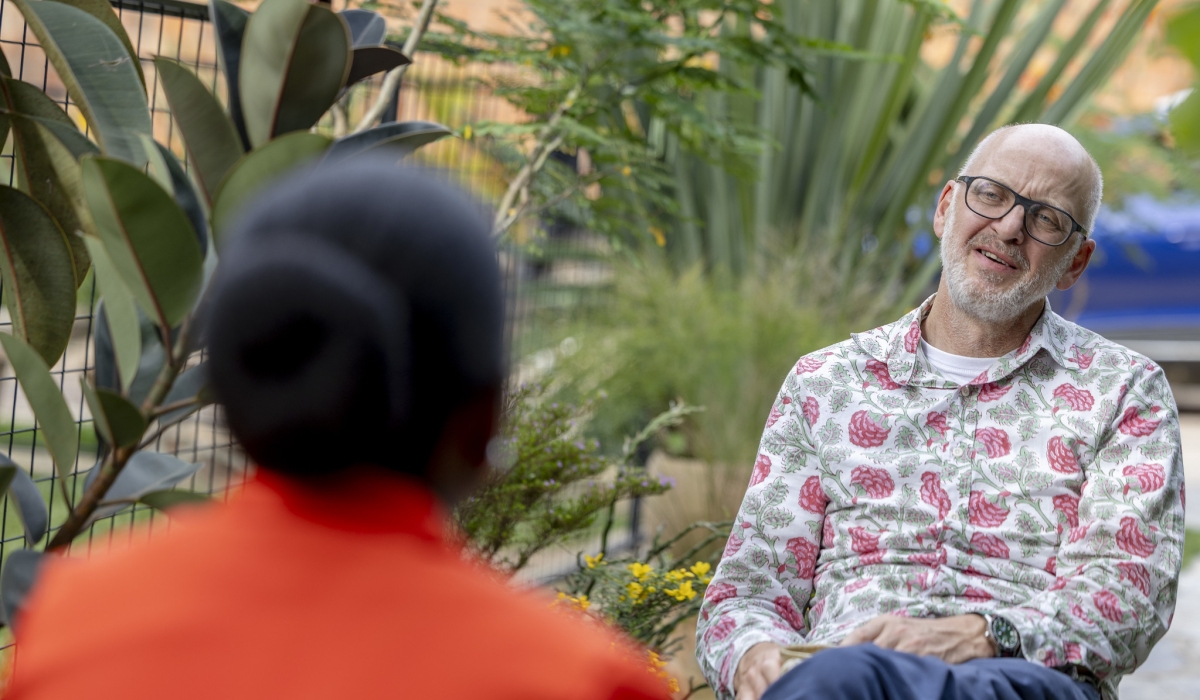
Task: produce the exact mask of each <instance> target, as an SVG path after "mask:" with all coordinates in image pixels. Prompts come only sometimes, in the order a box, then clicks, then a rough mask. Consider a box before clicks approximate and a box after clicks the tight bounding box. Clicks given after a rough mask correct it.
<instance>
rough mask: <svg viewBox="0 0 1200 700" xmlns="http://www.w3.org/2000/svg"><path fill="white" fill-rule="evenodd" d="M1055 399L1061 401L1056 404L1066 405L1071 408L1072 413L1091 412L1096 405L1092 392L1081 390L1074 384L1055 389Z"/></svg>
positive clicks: (1059, 386) (1060, 385) (1061, 385)
mask: <svg viewBox="0 0 1200 700" xmlns="http://www.w3.org/2000/svg"><path fill="white" fill-rule="evenodd" d="M1054 398H1056V399H1059V400H1060V401H1055V404H1057V405H1059V406H1061V405H1063V404H1066V405H1067V406H1070V407H1071V410H1072V411H1090V410H1092V406H1093V405H1094V404H1095V403H1096V399H1095V398H1094V397H1093V396H1092V392H1090V391H1088V390H1087V389H1080V388H1078V387H1076V386H1075V385H1073V384H1059V385H1058V386H1057V387H1055V389H1054Z"/></svg>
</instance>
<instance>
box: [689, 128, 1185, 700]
mask: <svg viewBox="0 0 1200 700" xmlns="http://www.w3.org/2000/svg"><path fill="white" fill-rule="evenodd" d="M1102 188H1103V184H1102V178H1101V174H1100V170H1099V168H1098V167H1097V166H1096V163H1095V161H1094V160H1093V159H1092V158H1091V157H1090V156H1089V155H1088V153H1087V152H1086V151H1085V150H1084V148H1083V147H1082V146H1081V145H1080V144H1079V143H1078V142H1077V141H1076V140H1075V139H1074V138H1072V137H1071V136H1070V135H1069V134H1067V133H1066V132H1065V131H1062V130H1061V129H1058V128H1056V127H1052V126H1046V125H1037V124H1029V125H1021V126H1012V127H1007V128H1004V129H1001V130H998V131H996V132H994V133H992V134H991V135H989V136H988V137H987V138H986V139H984V141H983V142H982V143H981V144H980V145H979V147H978V148H977V149H976V150H975V152H974V153H973V154H972V155H971V157H970V158H969V159H968V161H967V163H966V165H964V166H963V169H962V171H961V172H960V173H959V175H958V177H956V178H955V179H953V180H951V181H949V182H947V183H946V184H945V186H944V187H943V188H942V191H941V194H940V196H939V199H938V205H937V209H936V212H935V214H934V223H933V228H934V232H935V233H936V234H937V237H938V238H939V239H940V240H941V256H942V265H943V274H942V278H941V282H940V284H939V286H938V291H937V293H936V294H935V295H934V296H932V297H930V298H929V299H928V300H926V301H925V302H924V303H923V304H921V306H920V307H919V308H917V309H915V310H914V311H912V312H910V313H909V314H907V315H905V316H904V317H903V318H901V319H900V320H898V321H896V322H894V323H891V324H888V325H885V326H881V327H879V328H876V329H874V330H871V331H867V332H865V333H858V334H855V335H853V336H852V337H851V338H850V339H849V340H847V341H844V342H841V343H838V344H837V345H833V346H830V347H828V348H825V349H823V350H820V351H817V352H814V353H812V354H810V355H807V356H805V357H802V358H801V359H800V361H799V362H798V363H797V364H796V366H795V368H794V369H793V370H792V371H791V372H789V373H788V376H787V379H786V381H785V382H784V384H783V388H782V389H781V390H780V392H779V396H778V398H777V399H776V401H775V404H774V406H773V407H772V409H771V413H770V416H769V417H768V419H767V426H766V430H765V432H764V434H763V438H762V443H761V447H760V450H759V455H758V457H757V460H756V462H755V465H754V469H753V473H752V475H751V478H750V486H749V488H748V490H747V491H746V496H745V500H744V501H743V504H742V508H741V511H740V512H739V514H738V516H737V520H736V522H735V525H734V528H733V533H732V535H731V536H730V539H729V543H728V545H727V546H726V549H725V555H724V558H723V559H722V561H721V564H720V566H719V567H718V569H717V572H716V576H715V578H714V579H713V581H712V584H711V585H710V586H709V588H708V592H707V594H706V600H705V602H704V606H703V608H702V612H701V622H700V626H699V628H698V630H697V656H698V658H699V660H700V663H701V666H702V668H703V669H704V671H705V675H706V676H707V677H708V680H709V682H710V683H711V684H712V686H713V687H714V688H715V689H716V691H717V697H718V698H720V699H721V700H728V699H729V698H733V697H735V696H736V698H737V700H758V699H759V698H763V700H806V699H808V698H822V699H834V700H840V699H846V700H849V699H855V700H857V699H864V700H865V699H867V698H871V699H876V698H878V699H884V698H886V699H889V700H896V699H904V700H907V699H910V698H911V699H913V700H916V699H923V698H937V699H939V700H960V699H961V700H966V699H967V698H972V699H984V700H991V699H994V700H1033V699H1035V698H1036V699H1039V700H1040V699H1043V698H1055V699H1062V700H1097V699H1099V698H1104V700H1115V698H1116V697H1117V695H1116V691H1117V684H1118V682H1119V681H1120V679H1121V677H1122V676H1123V675H1125V674H1127V673H1130V672H1131V671H1133V670H1134V669H1135V668H1137V666H1138V664H1140V663H1141V662H1142V661H1144V660H1145V659H1146V656H1147V655H1148V654H1149V653H1150V649H1151V647H1152V646H1153V645H1154V643H1155V642H1156V641H1157V640H1158V639H1159V638H1161V637H1162V635H1163V634H1164V633H1165V632H1166V630H1167V626H1168V625H1169V623H1170V620H1171V614H1172V612H1173V610H1174V607H1175V594H1176V585H1177V580H1178V576H1179V566H1180V559H1181V552H1182V544H1183V532H1184V530H1183V500H1184V499H1183V470H1182V468H1181V459H1180V449H1179V426H1178V421H1177V411H1176V407H1175V403H1174V400H1173V399H1172V397H1171V392H1170V388H1169V387H1168V386H1167V381H1166V378H1165V377H1164V376H1163V371H1162V369H1161V368H1159V367H1158V366H1156V365H1155V364H1154V363H1153V362H1151V361H1150V360H1148V359H1146V358H1145V357H1143V356H1141V355H1138V354H1137V353H1135V352H1133V351H1131V350H1129V349H1128V348H1125V347H1122V346H1120V345H1117V344H1116V343H1113V342H1111V341H1108V340H1106V339H1104V338H1102V337H1100V336H1098V335H1096V334H1095V333H1092V332H1090V331H1088V330H1085V329H1083V328H1080V327H1079V326H1076V325H1075V324H1073V323H1070V322H1068V321H1066V320H1064V319H1063V318H1062V317H1061V316H1058V315H1057V314H1055V313H1054V312H1053V311H1051V309H1050V306H1049V304H1048V303H1047V301H1046V294H1047V293H1048V292H1049V291H1050V290H1051V289H1054V288H1058V289H1063V290H1065V289H1068V288H1069V287H1071V285H1073V284H1075V282H1076V281H1077V280H1078V279H1079V276H1080V275H1081V274H1083V271H1084V269H1085V268H1086V267H1087V264H1088V261H1089V260H1090V259H1091V257H1092V253H1093V252H1094V251H1095V249H1096V243H1095V242H1094V241H1093V240H1091V239H1089V237H1088V232H1089V231H1090V230H1091V229H1092V226H1093V223H1094V221H1095V218H1096V212H1097V210H1098V208H1099V206H1100V199H1101V194H1102ZM800 644H803V645H810V646H813V647H818V648H820V649H821V650H820V651H817V652H816V654H815V655H814V656H812V657H811V658H809V659H808V660H805V661H802V662H800V663H798V664H794V662H793V661H789V659H794V658H795V655H794V654H791V653H790V650H787V649H786V647H788V646H791V645H800ZM781 650H783V651H785V652H789V653H786V654H785V653H781Z"/></svg>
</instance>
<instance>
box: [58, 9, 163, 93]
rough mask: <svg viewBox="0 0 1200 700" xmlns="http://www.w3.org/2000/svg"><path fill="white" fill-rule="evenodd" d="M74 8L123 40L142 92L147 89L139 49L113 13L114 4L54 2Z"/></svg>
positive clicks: (119, 19)
mask: <svg viewBox="0 0 1200 700" xmlns="http://www.w3.org/2000/svg"><path fill="white" fill-rule="evenodd" d="M54 1H55V2H61V3H64V4H66V5H70V6H72V7H77V8H79V9H80V10H83V11H84V12H86V13H88V14H89V15H91V16H93V17H95V18H96V19H98V20H100V21H101V22H103V23H104V26H106V27H108V28H109V29H110V30H112V33H113V34H115V35H116V36H117V38H118V39H120V40H121V43H122V44H124V45H125V51H126V52H127V53H128V54H129V58H130V60H131V62H132V63H133V67H134V68H136V69H137V74H138V78H139V79H141V81H142V90H143V91H144V90H145V89H146V76H145V75H143V74H142V62H141V61H140V60H139V59H138V53H137V49H135V48H134V47H133V42H131V41H130V40H129V35H128V34H126V33H125V27H124V26H123V25H122V24H121V18H120V17H117V13H116V12H114V11H113V6H112V3H111V2H109V1H108V0H54Z"/></svg>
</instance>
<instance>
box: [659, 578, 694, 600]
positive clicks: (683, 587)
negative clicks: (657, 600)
mask: <svg viewBox="0 0 1200 700" xmlns="http://www.w3.org/2000/svg"><path fill="white" fill-rule="evenodd" d="M663 593H666V594H667V595H669V596H671V597H672V598H674V599H675V600H678V601H680V602H683V601H685V600H691V599H692V598H695V597H696V591H695V590H693V589H692V582H691V581H684V582H683V583H681V584H679V588H668V589H666V590H665V591H663Z"/></svg>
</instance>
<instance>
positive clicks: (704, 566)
mask: <svg viewBox="0 0 1200 700" xmlns="http://www.w3.org/2000/svg"><path fill="white" fill-rule="evenodd" d="M709 571H712V564H709V563H708V562H706V561H698V562H696V563H695V564H692V573H693V574H695V575H696V578H698V579H700V583H708V582H709V581H711V580H712V576H709V575H708V572H709Z"/></svg>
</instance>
